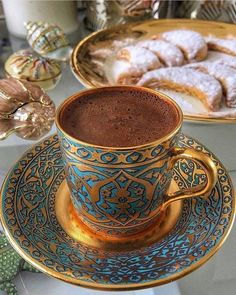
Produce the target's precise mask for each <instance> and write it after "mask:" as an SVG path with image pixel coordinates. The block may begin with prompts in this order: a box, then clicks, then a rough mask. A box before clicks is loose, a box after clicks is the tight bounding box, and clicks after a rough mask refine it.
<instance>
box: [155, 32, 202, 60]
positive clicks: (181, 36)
mask: <svg viewBox="0 0 236 295" xmlns="http://www.w3.org/2000/svg"><path fill="white" fill-rule="evenodd" d="M160 38H161V39H164V40H165V41H167V42H170V43H172V44H174V45H176V46H178V47H179V48H180V49H181V50H182V51H183V52H184V55H185V58H186V59H187V60H188V61H194V60H196V61H200V60H203V59H204V58H205V57H206V56H207V45H206V42H205V40H204V38H203V37H202V36H201V34H199V33H197V32H194V31H190V30H173V31H168V32H164V33H162V34H161V35H160Z"/></svg>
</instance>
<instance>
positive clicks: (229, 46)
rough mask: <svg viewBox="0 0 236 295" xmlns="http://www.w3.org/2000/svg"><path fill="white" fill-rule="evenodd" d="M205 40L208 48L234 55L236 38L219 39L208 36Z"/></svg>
mask: <svg viewBox="0 0 236 295" xmlns="http://www.w3.org/2000/svg"><path fill="white" fill-rule="evenodd" d="M205 40H206V42H207V46H208V48H209V49H211V50H215V51H219V52H223V53H226V54H231V55H234V56H236V39H220V38H216V37H212V36H210V37H206V38H205Z"/></svg>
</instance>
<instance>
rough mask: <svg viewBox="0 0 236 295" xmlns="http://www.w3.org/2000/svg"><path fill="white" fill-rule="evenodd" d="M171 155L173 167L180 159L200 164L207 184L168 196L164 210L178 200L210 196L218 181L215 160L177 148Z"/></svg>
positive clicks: (202, 154)
mask: <svg viewBox="0 0 236 295" xmlns="http://www.w3.org/2000/svg"><path fill="white" fill-rule="evenodd" d="M171 154H172V160H171V161H172V162H171V165H172V167H173V166H174V164H175V163H176V161H178V160H180V159H190V160H193V161H195V162H197V163H198V164H200V165H201V166H202V167H203V169H204V171H205V173H206V176H207V182H206V184H205V183H204V184H200V185H197V186H195V187H191V188H186V189H183V190H181V191H177V192H174V193H169V194H167V199H166V201H165V202H164V203H163V207H162V209H165V208H166V207H167V206H169V204H170V203H172V202H175V201H177V200H181V199H185V198H193V197H199V196H208V195H209V194H210V192H211V191H212V189H213V188H214V186H215V184H216V181H217V169H216V166H215V164H214V162H213V160H211V158H210V157H209V156H207V155H206V154H204V153H202V152H199V151H196V150H194V149H191V148H178V147H175V148H173V149H172V151H171Z"/></svg>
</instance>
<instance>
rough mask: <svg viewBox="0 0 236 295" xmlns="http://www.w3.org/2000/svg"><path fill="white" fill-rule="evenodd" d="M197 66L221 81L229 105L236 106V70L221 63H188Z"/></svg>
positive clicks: (193, 66)
mask: <svg viewBox="0 0 236 295" xmlns="http://www.w3.org/2000/svg"><path fill="white" fill-rule="evenodd" d="M187 67H191V68H195V69H197V70H200V71H202V72H205V73H208V74H209V75H211V76H213V77H214V78H216V79H217V80H218V81H220V83H221V85H222V88H223V92H224V94H225V98H226V105H227V106H228V107H236V70H235V69H233V68H231V67H229V66H227V65H224V64H219V63H210V62H199V63H193V64H189V65H187Z"/></svg>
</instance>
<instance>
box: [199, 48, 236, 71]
mask: <svg viewBox="0 0 236 295" xmlns="http://www.w3.org/2000/svg"><path fill="white" fill-rule="evenodd" d="M204 61H207V62H216V63H219V64H223V65H228V66H230V67H232V68H235V69H236V57H235V56H232V55H229V54H225V53H221V52H217V51H208V55H207V58H206V59H205V60H204Z"/></svg>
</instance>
